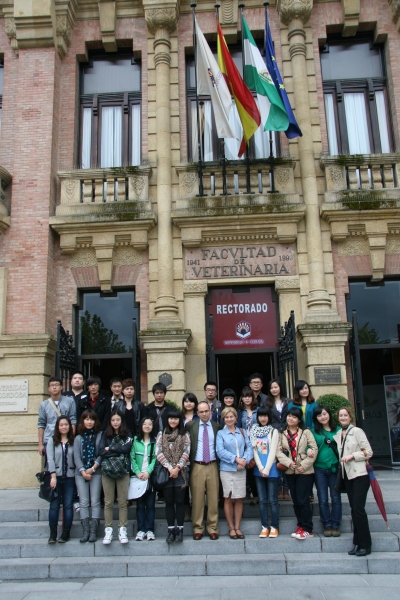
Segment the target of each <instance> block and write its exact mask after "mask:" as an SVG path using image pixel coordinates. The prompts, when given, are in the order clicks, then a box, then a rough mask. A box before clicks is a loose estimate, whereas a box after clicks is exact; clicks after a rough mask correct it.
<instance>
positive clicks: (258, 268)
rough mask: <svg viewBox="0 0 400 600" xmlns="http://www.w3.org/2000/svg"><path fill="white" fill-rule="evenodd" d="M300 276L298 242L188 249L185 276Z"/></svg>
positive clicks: (198, 277)
mask: <svg viewBox="0 0 400 600" xmlns="http://www.w3.org/2000/svg"><path fill="white" fill-rule="evenodd" d="M285 275H296V256H295V248H294V244H246V245H245V246H207V247H206V248H185V279H226V278H228V277H229V278H231V277H266V276H285Z"/></svg>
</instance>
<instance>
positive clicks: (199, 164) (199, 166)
mask: <svg viewBox="0 0 400 600" xmlns="http://www.w3.org/2000/svg"><path fill="white" fill-rule="evenodd" d="M196 6H197V4H196V3H195V2H193V3H192V4H191V5H190V8H191V9H192V17H193V18H192V21H193V50H194V81H195V87H196V115H197V148H198V150H197V151H198V155H199V156H198V161H197V172H198V174H199V193H198V194H196V196H205V195H206V194H204V188H203V148H202V145H201V131H200V111H199V97H198V94H197V36H196V17H195V8H196Z"/></svg>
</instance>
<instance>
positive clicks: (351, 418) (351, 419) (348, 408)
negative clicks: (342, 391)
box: [336, 406, 354, 423]
mask: <svg viewBox="0 0 400 600" xmlns="http://www.w3.org/2000/svg"><path fill="white" fill-rule="evenodd" d="M341 410H347V413H348V415H349V417H350V421H351V423H353V421H354V412H353V411H352V409H351V408H350V406H341V407H340V408H339V410H338V411H337V413H336V417H337V418H338V419H339V413H340V411H341Z"/></svg>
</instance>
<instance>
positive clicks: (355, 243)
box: [338, 238, 369, 256]
mask: <svg viewBox="0 0 400 600" xmlns="http://www.w3.org/2000/svg"><path fill="white" fill-rule="evenodd" d="M338 251H339V256H368V254H369V245H368V240H366V239H365V238H364V239H363V238H358V239H357V238H356V239H354V238H348V239H347V240H345V241H344V242H341V243H339V244H338Z"/></svg>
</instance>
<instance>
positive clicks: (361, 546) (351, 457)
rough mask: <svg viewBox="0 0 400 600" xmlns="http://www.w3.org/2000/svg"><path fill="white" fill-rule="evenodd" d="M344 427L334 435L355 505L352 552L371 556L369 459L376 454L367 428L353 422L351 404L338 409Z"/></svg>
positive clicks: (352, 507)
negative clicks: (368, 511) (367, 508)
mask: <svg viewBox="0 0 400 600" xmlns="http://www.w3.org/2000/svg"><path fill="white" fill-rule="evenodd" d="M338 420H339V423H340V427H341V429H340V431H338V432H337V433H336V434H335V436H334V438H335V441H336V443H337V446H338V453H339V457H340V463H341V465H340V468H341V469H342V476H343V479H344V485H345V486H346V493H347V497H348V499H349V504H350V508H351V518H352V521H353V548H352V549H351V550H350V551H349V554H350V555H354V554H355V555H356V556H367V555H368V554H371V534H370V531H369V523H368V517H367V513H366V512H365V502H366V500H367V494H368V490H369V486H370V483H369V475H368V472H367V467H366V462H367V460H369V459H370V458H371V456H372V454H373V452H372V448H371V445H370V443H369V441H368V438H367V436H366V435H365V432H364V431H363V430H362V429H360V427H355V426H354V425H353V424H352V421H353V415H352V413H351V410H350V408H348V407H347V406H343V407H342V408H341V409H339V411H338Z"/></svg>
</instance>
